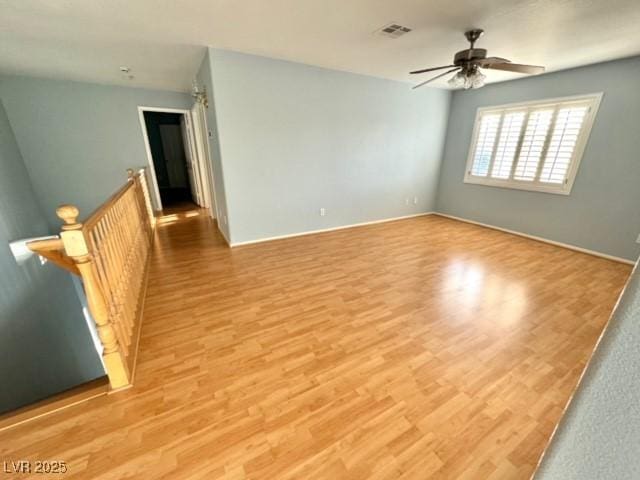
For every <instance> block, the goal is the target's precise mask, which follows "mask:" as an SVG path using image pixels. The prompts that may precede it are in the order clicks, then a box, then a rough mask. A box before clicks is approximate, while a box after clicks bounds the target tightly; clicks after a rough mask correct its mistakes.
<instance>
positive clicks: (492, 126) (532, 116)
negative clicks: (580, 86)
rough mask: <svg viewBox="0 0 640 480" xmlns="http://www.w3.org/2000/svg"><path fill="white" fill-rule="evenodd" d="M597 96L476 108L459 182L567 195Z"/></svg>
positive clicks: (588, 130) (594, 112) (586, 136)
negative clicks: (465, 163)
mask: <svg viewBox="0 0 640 480" xmlns="http://www.w3.org/2000/svg"><path fill="white" fill-rule="evenodd" d="M601 98H602V94H601V93H599V94H593V95H585V96H579V97H568V98H561V99H555V100H543V101H539V102H528V103H520V104H510V105H502V106H500V107H486V108H480V109H478V113H477V115H476V124H475V127H474V132H473V141H472V142H471V149H470V151H469V159H468V162H467V170H466V174H465V179H464V181H465V182H466V183H478V184H483V185H491V186H494V187H506V188H518V189H523V190H534V191H540V192H548V193H560V194H564V195H568V194H569V193H570V192H571V187H572V186H573V180H574V178H575V176H576V173H577V171H578V165H579V164H580V159H581V157H582V153H583V151H584V147H585V145H586V143H587V139H588V138H589V133H590V131H591V125H592V124H593V120H594V118H595V115H596V112H597V110H598V106H599V104H600V99H601Z"/></svg>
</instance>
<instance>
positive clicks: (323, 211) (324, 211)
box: [320, 208, 327, 217]
mask: <svg viewBox="0 0 640 480" xmlns="http://www.w3.org/2000/svg"><path fill="white" fill-rule="evenodd" d="M326 214H327V211H326V210H325V209H324V208H321V209H320V216H321V217H324V216H325V215H326Z"/></svg>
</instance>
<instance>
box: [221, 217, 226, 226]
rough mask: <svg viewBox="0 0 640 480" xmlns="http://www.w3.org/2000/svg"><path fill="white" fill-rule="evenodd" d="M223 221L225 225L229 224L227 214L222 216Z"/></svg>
mask: <svg viewBox="0 0 640 480" xmlns="http://www.w3.org/2000/svg"><path fill="white" fill-rule="evenodd" d="M222 221H223V222H224V224H225V225H226V224H227V216H226V215H223V216H222Z"/></svg>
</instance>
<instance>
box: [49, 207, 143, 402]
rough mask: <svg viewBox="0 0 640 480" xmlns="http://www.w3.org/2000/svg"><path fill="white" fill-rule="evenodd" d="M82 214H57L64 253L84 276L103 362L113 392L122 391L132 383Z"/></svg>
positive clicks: (67, 210) (70, 210)
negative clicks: (85, 231)
mask: <svg viewBox="0 0 640 480" xmlns="http://www.w3.org/2000/svg"><path fill="white" fill-rule="evenodd" d="M79 213H80V212H79V211H78V209H77V208H76V207H75V206H73V205H62V206H60V207H59V208H58V209H57V210H56V214H57V215H58V217H59V218H61V219H62V220H63V221H64V225H63V226H62V232H61V233H60V237H61V238H62V242H63V244H64V250H65V253H66V254H67V255H68V256H69V257H70V258H71V259H73V262H74V263H75V264H76V266H77V267H78V270H79V271H80V275H81V276H82V281H83V284H84V290H85V294H86V296H87V304H88V305H89V311H90V312H91V316H92V317H93V320H94V321H95V323H96V328H97V330H98V336H99V337H100V341H101V342H102V345H103V346H104V351H103V352H102V358H103V360H104V365H105V368H106V369H107V375H108V376H109V382H110V384H111V388H112V389H116V388H122V387H125V386H127V385H129V383H130V382H129V371H128V368H127V363H126V361H125V358H124V355H123V353H122V350H121V349H120V346H119V344H118V339H117V337H116V334H115V331H114V329H113V325H112V324H111V322H110V321H109V311H108V309H107V304H106V301H105V298H104V294H103V292H102V289H101V288H100V283H99V281H98V277H97V276H96V271H95V267H94V265H93V262H92V259H91V255H90V253H89V248H88V246H87V241H86V239H85V236H84V232H83V231H82V224H81V223H78V215H79Z"/></svg>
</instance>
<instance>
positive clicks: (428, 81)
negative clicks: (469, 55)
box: [412, 67, 460, 90]
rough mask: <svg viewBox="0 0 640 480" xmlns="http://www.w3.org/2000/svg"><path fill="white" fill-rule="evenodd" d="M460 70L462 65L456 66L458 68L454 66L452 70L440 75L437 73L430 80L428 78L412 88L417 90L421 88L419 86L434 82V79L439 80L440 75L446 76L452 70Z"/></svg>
mask: <svg viewBox="0 0 640 480" xmlns="http://www.w3.org/2000/svg"><path fill="white" fill-rule="evenodd" d="M458 70H460V67H456V68H454V69H452V70H449V71H448V72H444V73H441V74H440V75H436V76H435V77H433V78H430V79H429V80H426V81H424V82H422V83H419V84H418V85H415V86H413V87H412V90H415V89H416V88H419V87H421V86H423V85H426V84H427V83H430V82H433V81H434V80H437V79H439V78H440V77H444V76H445V75H448V74H450V73H452V72H457V71H458Z"/></svg>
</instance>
